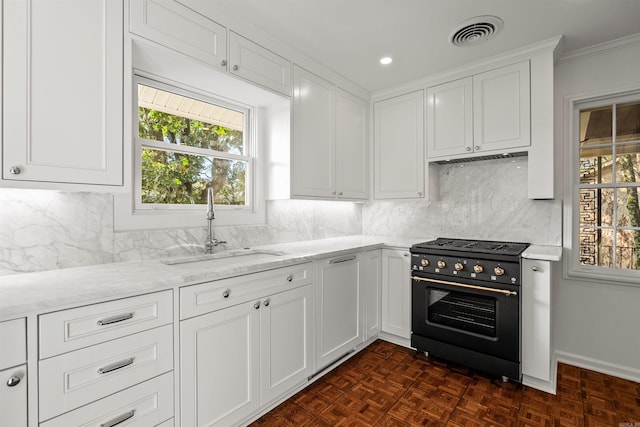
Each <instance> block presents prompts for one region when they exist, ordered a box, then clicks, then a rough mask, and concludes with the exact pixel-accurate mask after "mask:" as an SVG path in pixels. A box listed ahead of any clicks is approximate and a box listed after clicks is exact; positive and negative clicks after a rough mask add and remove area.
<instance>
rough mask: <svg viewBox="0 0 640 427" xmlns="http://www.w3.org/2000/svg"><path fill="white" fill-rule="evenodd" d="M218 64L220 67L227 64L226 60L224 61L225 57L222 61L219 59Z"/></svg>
mask: <svg viewBox="0 0 640 427" xmlns="http://www.w3.org/2000/svg"><path fill="white" fill-rule="evenodd" d="M220 66H221V67H226V66H227V61H226V59H223V60H222V61H220Z"/></svg>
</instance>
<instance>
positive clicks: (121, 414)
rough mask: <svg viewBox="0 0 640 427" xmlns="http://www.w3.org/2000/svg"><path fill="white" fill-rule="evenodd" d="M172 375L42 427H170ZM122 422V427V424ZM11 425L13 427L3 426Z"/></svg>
mask: <svg viewBox="0 0 640 427" xmlns="http://www.w3.org/2000/svg"><path fill="white" fill-rule="evenodd" d="M172 418H173V374H172V373H171V372H167V373H166V374H164V375H161V376H159V377H156V378H153V379H151V380H149V381H146V382H143V383H142V384H138V385H136V386H134V387H131V388H128V389H126V390H123V391H121V392H119V393H116V394H113V395H111V396H108V397H105V398H104V399H101V400H99V401H97V402H94V403H91V404H89V405H86V406H83V407H81V408H78V409H76V410H75V411H71V412H68V413H66V414H64V415H61V416H59V417H56V418H54V419H52V420H49V421H47V422H45V423H42V424H40V425H41V426H42V427H68V426H87V427H88V426H96V427H98V426H100V427H103V426H104V427H107V426H116V425H119V424H122V425H127V426H129V427H145V426H158V425H165V424H164V423H165V422H168V421H170V422H171V423H170V424H167V425H173V421H172ZM125 422H126V424H125ZM7 425H10V426H13V425H14V424H11V423H9V424H7Z"/></svg>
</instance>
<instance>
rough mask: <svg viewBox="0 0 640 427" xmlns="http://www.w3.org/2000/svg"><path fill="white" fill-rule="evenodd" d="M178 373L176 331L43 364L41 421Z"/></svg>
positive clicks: (108, 344) (163, 330)
mask: <svg viewBox="0 0 640 427" xmlns="http://www.w3.org/2000/svg"><path fill="white" fill-rule="evenodd" d="M172 369H173V325H166V326H162V327H160V328H156V329H152V330H150V331H145V332H141V333H138V334H134V335H129V336H127V337H124V338H120V339H117V340H113V341H109V342H106V343H103V344H98V345H95V346H92V347H88V348H84V349H81V350H76V351H74V352H71V353H66V354H63V355H60V356H56V357H52V358H50V359H46V360H43V361H41V362H40V376H39V386H40V387H39V391H40V396H39V398H40V420H41V421H44V420H47V419H49V418H52V417H54V416H56V415H59V414H62V413H64V412H67V411H70V410H72V409H75V408H77V407H79V406H82V405H85V404H87V403H90V402H93V401H95V400H98V399H101V398H103V397H105V396H108V395H110V394H112V393H115V392H117V391H120V390H122V389H124V388H127V387H131V386H132V385H134V384H137V383H140V382H142V381H145V380H148V379H150V378H153V377H155V376H158V375H160V374H162V373H165V372H168V371H170V370H172Z"/></svg>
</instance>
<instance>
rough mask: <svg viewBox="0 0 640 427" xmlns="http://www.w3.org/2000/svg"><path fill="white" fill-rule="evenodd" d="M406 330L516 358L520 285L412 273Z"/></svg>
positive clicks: (501, 356)
mask: <svg viewBox="0 0 640 427" xmlns="http://www.w3.org/2000/svg"><path fill="white" fill-rule="evenodd" d="M411 312H412V325H411V326H412V333H413V334H415V335H419V336H422V337H425V338H430V339H433V340H436V341H440V342H443V343H447V344H451V345H454V346H458V347H463V348H467V349H470V350H473V351H476V352H479V353H483V354H487V355H492V356H495V357H498V358H501V359H505V360H509V361H513V362H519V361H520V287H519V286H517V285H505V284H497V283H486V282H482V283H478V282H477V281H475V282H474V281H472V280H467V279H462V278H460V279H455V281H450V280H448V278H446V279H444V280H443V278H441V277H438V278H435V277H432V276H431V275H429V274H418V273H415V272H414V275H413V277H412V309H411Z"/></svg>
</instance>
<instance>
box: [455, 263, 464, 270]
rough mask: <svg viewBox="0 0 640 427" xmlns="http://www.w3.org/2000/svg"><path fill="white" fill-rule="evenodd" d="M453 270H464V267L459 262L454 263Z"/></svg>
mask: <svg viewBox="0 0 640 427" xmlns="http://www.w3.org/2000/svg"><path fill="white" fill-rule="evenodd" d="M453 268H455V269H456V271H460V270H462V269H463V268H464V265H462V263H460V262H456V263H455V265H454V266H453Z"/></svg>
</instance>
